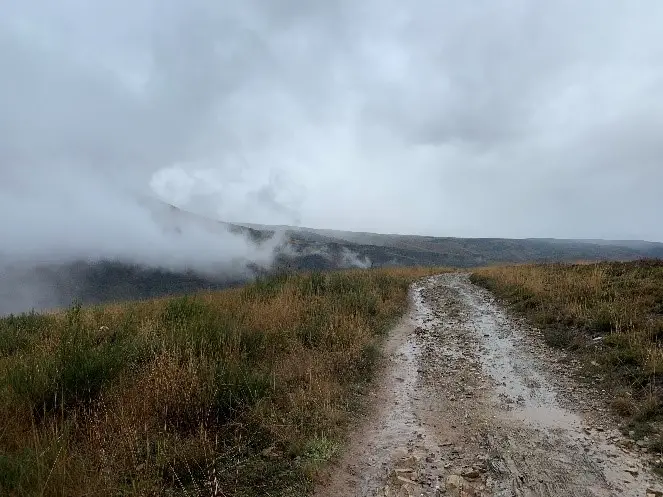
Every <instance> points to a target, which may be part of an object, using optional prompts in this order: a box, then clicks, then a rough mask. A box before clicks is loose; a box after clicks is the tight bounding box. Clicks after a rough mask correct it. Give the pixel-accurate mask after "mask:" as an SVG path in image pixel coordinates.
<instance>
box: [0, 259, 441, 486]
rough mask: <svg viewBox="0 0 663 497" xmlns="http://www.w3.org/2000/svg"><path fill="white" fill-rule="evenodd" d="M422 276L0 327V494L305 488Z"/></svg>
mask: <svg viewBox="0 0 663 497" xmlns="http://www.w3.org/2000/svg"><path fill="white" fill-rule="evenodd" d="M430 273H431V271H430V270H423V269H422V270H417V269H392V270H369V271H347V272H339V273H327V274H320V273H315V274H308V275H281V276H276V277H272V278H269V279H265V280H261V281H258V282H257V283H255V284H253V285H250V286H247V287H245V288H240V289H234V290H230V291H224V292H215V293H201V294H197V295H194V296H189V297H184V298H174V299H160V300H154V301H147V302H139V303H128V304H121V305H120V304H118V305H110V306H104V307H97V308H80V307H77V306H74V307H72V308H71V309H69V310H68V311H67V312H63V313H60V314H52V315H38V314H26V315H21V316H12V317H9V318H4V319H1V320H0V494H1V495H42V496H51V495H59V496H64V495H104V496H105V495H205V496H207V495H218V496H223V495H234V496H249V495H251V496H255V495H265V496H283V495H305V494H306V493H307V491H308V490H310V488H311V486H312V482H313V481H314V479H315V475H316V472H317V471H318V469H319V467H320V466H321V465H322V464H324V463H325V462H326V461H327V460H328V459H330V458H331V457H333V455H334V454H335V452H336V451H337V448H338V446H339V441H340V440H342V436H343V430H344V428H345V427H346V426H347V423H348V420H349V418H350V415H351V413H352V411H353V409H356V408H357V405H358V404H357V393H358V392H361V388H362V385H364V384H365V382H366V381H367V380H368V379H370V377H371V372H372V371H373V369H374V366H375V364H376V362H377V360H378V358H379V343H380V340H381V337H382V336H383V335H384V333H385V331H386V330H387V329H388V327H389V326H390V325H391V324H392V322H393V321H394V319H395V318H397V317H398V316H399V315H401V314H402V313H403V312H404V310H405V308H406V305H407V288H408V285H409V284H410V283H411V282H412V281H414V280H415V279H417V278H419V277H422V276H425V275H427V274H430Z"/></svg>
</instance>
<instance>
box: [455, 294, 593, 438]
mask: <svg viewBox="0 0 663 497" xmlns="http://www.w3.org/2000/svg"><path fill="white" fill-rule="evenodd" d="M457 290H458V291H459V293H460V294H462V296H463V300H464V301H465V302H466V303H467V304H468V307H469V309H470V312H471V313H472V316H471V321H472V322H473V323H475V326H476V335H477V337H478V339H479V344H480V346H481V348H482V350H483V353H482V354H481V362H482V366H483V369H484V371H485V372H486V373H487V374H488V375H490V376H491V377H492V378H493V380H494V381H495V383H496V393H497V397H498V400H499V401H500V402H501V403H502V404H506V405H507V409H508V410H509V411H510V416H511V417H512V418H514V419H516V420H519V421H522V422H524V423H526V424H529V425H531V426H534V427H541V428H543V427H545V428H558V429H573V430H574V431H575V430H580V429H581V427H582V422H581V419H580V417H579V416H577V415H576V414H574V413H572V412H569V411H568V410H567V409H564V408H562V407H561V406H560V405H559V404H558V402H557V399H556V393H555V389H554V388H553V386H552V385H551V384H550V383H549V382H548V381H547V379H546V378H545V377H544V376H543V375H542V374H540V373H539V372H538V371H537V370H536V369H535V368H534V367H533V366H532V364H533V363H534V360H533V358H531V357H528V356H527V353H526V352H525V351H523V350H522V349H521V348H519V347H517V337H515V336H513V334H512V332H511V328H510V327H511V326H512V325H511V324H510V323H509V321H508V320H507V319H506V317H505V316H504V315H503V314H502V313H501V312H500V311H499V310H498V309H497V308H496V307H494V306H491V305H490V304H489V303H487V302H485V301H483V300H482V299H481V298H480V296H479V295H477V294H476V293H470V292H467V291H465V289H464V288H463V287H462V286H460V285H459V286H458V287H457Z"/></svg>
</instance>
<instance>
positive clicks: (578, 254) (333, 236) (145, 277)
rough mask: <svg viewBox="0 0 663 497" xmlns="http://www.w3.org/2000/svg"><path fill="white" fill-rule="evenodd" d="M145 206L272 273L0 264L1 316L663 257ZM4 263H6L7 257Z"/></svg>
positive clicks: (641, 248) (625, 249)
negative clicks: (256, 282) (316, 276)
mask: <svg viewBox="0 0 663 497" xmlns="http://www.w3.org/2000/svg"><path fill="white" fill-rule="evenodd" d="M142 203H143V205H144V206H145V207H146V208H147V209H149V210H150V212H151V213H152V218H153V220H154V221H155V223H157V224H158V225H160V226H161V227H162V228H163V230H164V231H165V232H166V233H168V234H170V235H172V236H186V234H187V231H188V230H189V229H191V228H192V227H195V228H196V229H203V230H204V231H205V232H206V233H208V234H210V235H211V236H217V235H218V236H228V234H233V235H235V236H240V237H243V238H244V239H245V240H246V242H247V243H248V244H252V245H255V246H260V247H266V249H265V250H271V251H272V257H271V259H272V261H271V263H270V264H269V265H268V266H264V265H262V264H252V263H250V262H249V263H248V264H247V265H246V267H244V268H243V269H242V270H241V271H238V270H236V269H237V268H235V270H233V271H230V272H229V271H226V270H221V269H219V270H215V271H206V272H205V273H204V274H203V273H201V272H200V271H196V270H193V269H187V270H180V271H178V270H174V269H172V268H168V267H155V266H150V265H145V264H137V263H135V262H133V261H128V260H117V259H115V260H96V261H94V260H85V261H83V260H72V261H70V262H67V263H61V264H48V265H46V264H41V265H39V266H35V267H20V268H16V267H12V266H11V265H6V264H5V265H3V264H2V260H0V314H6V313H10V312H21V311H25V310H29V309H30V308H33V307H36V308H38V309H43V308H52V307H62V306H67V305H69V304H70V303H71V302H72V301H73V300H80V301H82V302H83V303H86V304H93V303H101V302H108V301H117V300H133V299H143V298H151V297H156V296H161V295H169V294H181V293H190V292H192V291H195V290H200V289H219V288H226V287H229V286H234V285H239V284H241V283H243V282H246V281H248V280H251V279H253V278H255V277H256V276H259V275H263V274H269V273H271V272H275V271H284V270H285V271H300V270H328V269H342V268H351V267H363V268H368V267H380V266H453V267H461V268H469V267H476V266H483V265H489V264H495V263H523V262H557V261H568V262H570V261H578V260H583V261H594V260H634V259H642V258H663V243H656V242H647V241H639V240H628V241H610V240H560V239H537V238H529V239H508V238H453V237H432V236H419V235H393V234H379V233H359V232H351V231H339V230H326V229H312V228H300V227H292V226H269V225H256V224H248V223H246V224H245V223H228V222H223V221H217V220H214V219H210V218H206V217H204V216H199V215H197V214H193V213H190V212H187V211H184V210H182V209H179V208H177V207H174V206H172V205H168V204H164V203H162V202H160V201H155V200H152V199H146V200H144V201H143V202H142ZM0 259H1V257H0Z"/></svg>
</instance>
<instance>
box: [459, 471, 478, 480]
mask: <svg viewBox="0 0 663 497" xmlns="http://www.w3.org/2000/svg"><path fill="white" fill-rule="evenodd" d="M461 475H462V476H463V478H468V479H470V480H474V479H476V478H479V476H481V473H480V472H479V470H477V469H474V468H473V469H468V470H465V471H463V473H461Z"/></svg>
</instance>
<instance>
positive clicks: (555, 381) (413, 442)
mask: <svg viewBox="0 0 663 497" xmlns="http://www.w3.org/2000/svg"><path fill="white" fill-rule="evenodd" d="M386 353H387V354H388V357H389V366H388V367H387V368H386V370H385V372H384V375H383V376H382V380H381V382H380V386H379V387H378V388H377V390H376V391H375V392H374V394H373V395H374V397H375V398H374V399H373V402H372V406H373V409H372V414H371V415H370V416H369V419H368V420H367V421H366V422H365V423H364V424H363V426H362V427H361V429H360V430H358V432H357V433H356V435H355V437H354V439H353V442H352V443H351V445H350V447H349V449H348V451H347V452H346V454H345V456H344V458H343V460H342V461H341V462H340V464H339V466H338V468H337V470H336V471H335V473H334V474H333V475H332V477H331V481H329V482H328V484H327V485H325V486H324V487H323V488H320V489H319V490H318V492H317V496H318V497H354V496H362V497H364V496H366V497H368V496H383V497H392V496H393V497H395V496H417V497H419V496H428V497H430V496H465V497H470V496H496V497H507V496H508V497H511V496H515V497H534V496H542V497H543V496H550V497H562V496H564V497H571V496H578V497H585V496H586V497H604V496H605V497H607V496H622V495H623V496H638V497H661V496H663V493H660V492H659V490H661V489H662V488H663V487H662V486H661V485H660V482H659V480H657V479H656V478H655V477H654V476H653V475H652V474H651V473H650V472H649V471H648V470H647V468H646V463H645V462H644V459H643V458H642V457H640V455H639V454H638V452H637V447H632V446H630V444H629V442H628V441H626V440H623V439H622V437H621V435H620V433H619V432H618V431H617V430H616V429H615V426H616V425H615V422H614V420H612V419H611V418H610V417H609V414H608V413H607V412H606V411H605V410H604V409H602V407H601V404H600V403H598V402H593V401H592V400H590V399H591V398H592V394H590V392H587V391H584V390H583V389H582V388H581V387H580V386H578V385H576V384H575V383H574V381H573V380H572V379H571V378H570V376H569V373H568V371H567V369H568V366H563V365H564V364H567V363H566V362H563V361H561V360H560V359H561V358H562V357H561V356H560V355H557V354H558V353H557V352H554V351H551V350H550V349H549V348H548V347H546V346H545V345H543V342H542V340H541V338H540V336H538V334H537V331H536V330H532V329H530V328H528V327H527V326H525V325H523V324H522V323H519V322H516V321H515V320H513V319H510V318H509V317H507V316H506V315H505V313H504V312H503V311H502V310H501V309H500V307H499V306H498V305H497V303H496V302H495V300H494V299H493V298H492V297H491V295H490V294H489V293H488V292H486V291H485V290H483V289H480V288H477V287H476V286H474V285H472V284H471V283H470V282H469V279H468V275H466V274H460V273H451V274H445V275H441V276H435V277H433V278H429V279H427V280H425V281H424V282H422V283H419V284H417V285H415V286H414V287H413V289H412V310H411V312H410V313H409V315H408V316H407V317H406V318H405V319H404V320H403V322H402V323H401V324H400V325H399V326H398V327H397V328H396V329H395V330H394V332H393V333H392V335H391V338H390V339H389V341H388V343H387V344H386Z"/></svg>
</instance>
